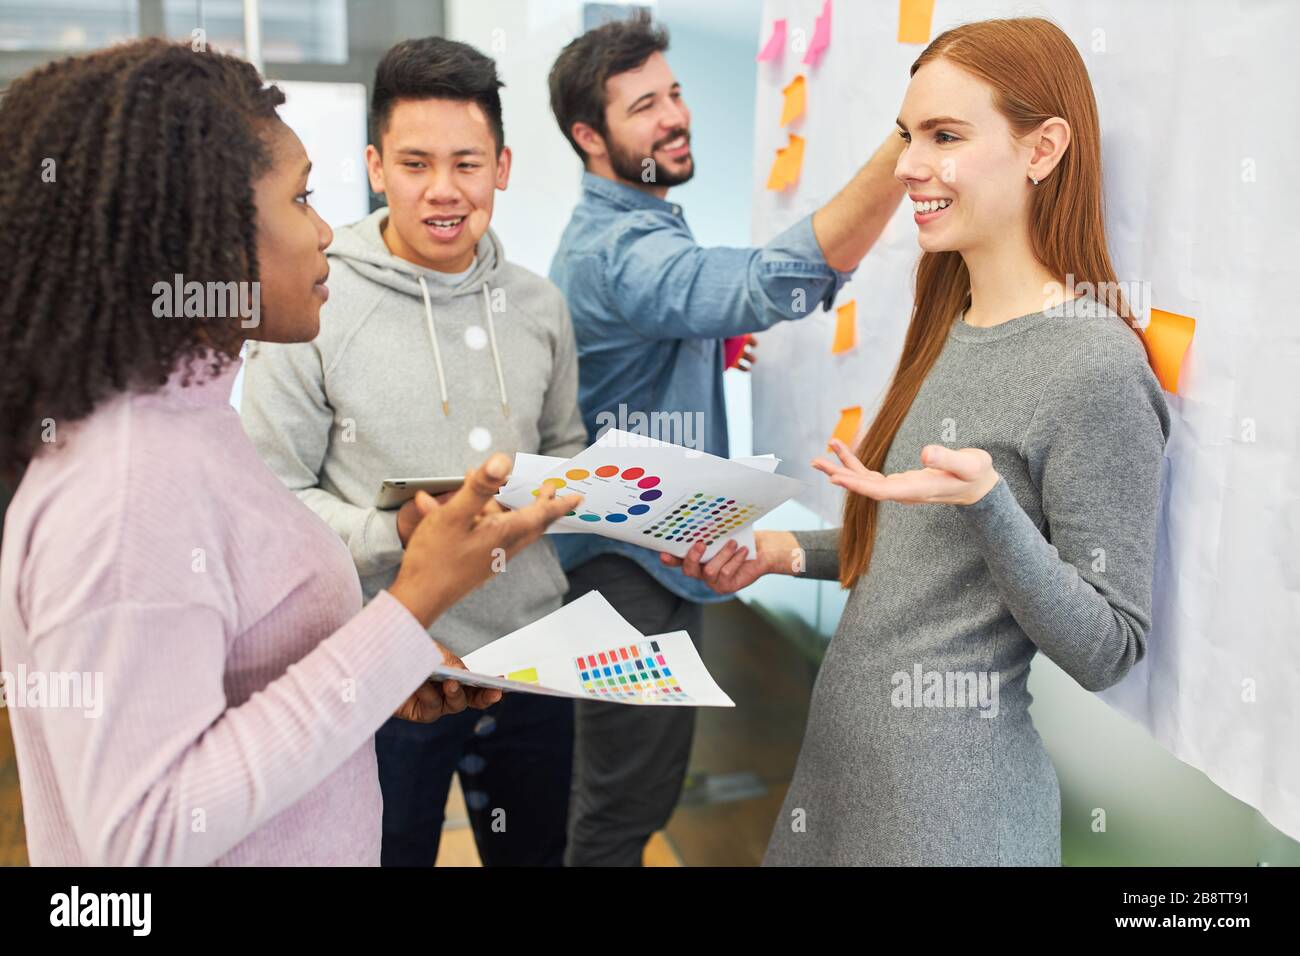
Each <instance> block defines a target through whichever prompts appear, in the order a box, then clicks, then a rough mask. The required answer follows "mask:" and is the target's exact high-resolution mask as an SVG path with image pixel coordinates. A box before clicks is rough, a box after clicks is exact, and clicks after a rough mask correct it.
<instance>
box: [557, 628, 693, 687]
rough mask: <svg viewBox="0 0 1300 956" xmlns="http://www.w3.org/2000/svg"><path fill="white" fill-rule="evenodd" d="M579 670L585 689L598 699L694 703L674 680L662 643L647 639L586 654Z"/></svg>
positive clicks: (582, 658) (577, 666)
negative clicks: (651, 699) (653, 699)
mask: <svg viewBox="0 0 1300 956" xmlns="http://www.w3.org/2000/svg"><path fill="white" fill-rule="evenodd" d="M575 667H576V669H577V672H578V679H579V680H581V681H582V689H583V690H584V691H586V692H587V693H588V694H589V695H591V696H592V697H595V698H597V699H612V698H627V699H636V700H646V699H648V698H658V701H659V703H690V702H691V698H690V697H689V696H688V695H687V694H686V693H685V692H684V691H683V690H682V688H681V686H680V685H679V684H678V683H677V678H676V677H674V676H673V672H672V668H670V667H669V666H668V659H667V657H665V656H664V651H663V648H661V647H660V646H659V642H658V641H655V640H651V639H648V638H647V639H646V640H644V641H640V642H638V643H635V644H628V645H627V646H625V647H612V648H610V649H609V650H606V651H596V652H594V653H591V654H584V655H583V656H581V657H578V658H577V659H576V664H575Z"/></svg>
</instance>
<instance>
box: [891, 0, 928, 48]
mask: <svg viewBox="0 0 1300 956" xmlns="http://www.w3.org/2000/svg"><path fill="white" fill-rule="evenodd" d="M933 15H934V0H898V42H899V43H929V42H930V18H931V17H932V16H933Z"/></svg>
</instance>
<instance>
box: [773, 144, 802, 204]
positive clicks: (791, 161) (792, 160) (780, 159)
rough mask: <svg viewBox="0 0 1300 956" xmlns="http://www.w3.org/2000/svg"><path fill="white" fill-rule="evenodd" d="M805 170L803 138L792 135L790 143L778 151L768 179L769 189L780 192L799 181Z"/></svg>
mask: <svg viewBox="0 0 1300 956" xmlns="http://www.w3.org/2000/svg"><path fill="white" fill-rule="evenodd" d="M802 168H803V137H802V136H796V135H794V133H791V134H790V142H789V143H788V144H787V145H785V146H783V147H781V148H780V149H778V150H777V151H776V159H775V160H773V162H772V171H771V173H769V174H768V177H767V188H768V189H772V190H776V191H780V190H782V189H785V188H786V187H787V186H793V185H794V184H795V183H797V182H798V181H799V170H801V169H802Z"/></svg>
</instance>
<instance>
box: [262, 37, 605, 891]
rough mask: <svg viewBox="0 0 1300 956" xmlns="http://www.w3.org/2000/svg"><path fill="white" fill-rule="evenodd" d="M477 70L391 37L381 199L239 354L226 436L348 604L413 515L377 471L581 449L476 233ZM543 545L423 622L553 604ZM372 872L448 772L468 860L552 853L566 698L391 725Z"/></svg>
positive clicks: (488, 135)
mask: <svg viewBox="0 0 1300 956" xmlns="http://www.w3.org/2000/svg"><path fill="white" fill-rule="evenodd" d="M500 86H501V83H500V81H499V80H498V78H497V74H496V66H495V64H494V63H493V61H492V60H491V59H490V58H488V57H486V56H484V55H483V54H481V53H479V52H478V51H477V50H475V49H474V48H473V47H471V46H468V45H466V44H463V43H457V42H453V41H450V40H446V39H443V38H440V37H430V38H426V39H418V40H406V41H403V42H402V43H399V44H397V45H396V46H395V47H393V48H392V49H391V50H389V51H388V53H387V54H386V55H385V57H384V59H383V61H382V62H381V63H380V65H379V68H378V70H377V72H376V76H375V85H374V91H373V95H372V102H371V116H370V126H371V129H370V136H371V140H370V142H371V145H370V146H369V147H367V150H366V159H367V167H368V171H369V176H370V183H371V187H372V188H373V189H374V191H375V192H377V193H383V194H385V195H386V198H387V201H388V205H387V207H386V208H381V209H377V210H376V211H375V212H373V213H372V214H371V215H369V216H367V217H366V218H365V219H363V220H361V221H360V222H357V223H354V224H353V225H351V226H345V227H342V228H339V229H336V230H335V233H334V242H333V244H332V245H331V246H330V247H329V248H328V249H327V250H326V254H327V256H328V258H329V263H330V283H329V285H330V298H329V301H328V302H327V303H326V304H325V306H324V308H323V309H322V311H321V323H320V334H319V335H318V336H317V338H316V339H315V340H314V341H312V342H309V343H301V344H265V343H258V347H257V349H256V351H255V352H252V353H250V355H249V359H248V362H247V365H246V371H245V380H244V390H243V404H242V408H241V412H242V416H243V421H244V427H245V429H246V430H247V432H248V434H249V436H250V437H251V438H252V440H253V442H254V443H255V444H256V445H257V448H258V450H259V451H260V453H261V455H262V457H263V458H264V459H265V460H266V462H267V464H268V465H270V467H271V468H272V469H273V470H274V471H275V472H276V474H277V475H279V477H280V479H281V480H282V481H284V482H285V484H286V485H288V486H289V487H290V488H291V489H292V490H294V491H295V492H296V493H297V494H298V496H299V497H300V498H301V499H302V500H303V501H304V502H306V504H307V505H309V506H310V507H311V508H312V509H314V510H315V511H316V513H317V514H319V515H320V516H321V517H322V518H323V519H325V521H326V522H328V523H329V525H330V526H331V527H332V528H334V530H335V531H336V532H338V534H339V535H340V536H341V537H342V538H343V540H344V541H345V542H347V544H348V547H349V548H350V549H351V552H352V557H353V560H354V561H355V563H356V567H357V572H358V574H359V575H360V579H361V587H362V590H363V593H364V596H365V598H366V600H369V599H370V598H372V597H373V596H374V595H375V594H376V593H378V591H380V590H381V589H383V588H385V587H387V586H388V585H389V584H390V583H391V582H392V580H393V577H394V576H395V574H396V573H397V569H398V566H399V564H400V562H401V558H402V552H403V546H404V544H405V541H406V537H407V535H409V533H410V532H411V530H412V529H413V528H414V526H415V524H416V523H417V521H418V517H419V516H418V514H417V513H415V511H414V505H413V504H410V505H408V506H406V507H404V508H403V509H402V510H400V511H381V510H378V509H376V508H375V507H374V501H375V495H376V492H377V491H378V490H379V487H380V483H381V482H382V481H383V479H385V478H390V477H397V476H401V477H412V476H426V475H430V476H431V475H463V474H465V472H466V471H467V470H468V469H470V468H471V467H473V466H475V465H476V464H477V463H478V462H479V461H481V460H482V459H483V457H484V456H485V455H486V454H487V453H488V452H489V451H503V452H506V453H507V454H513V453H515V452H530V453H535V454H543V455H558V456H563V457H569V456H571V455H573V454H576V453H577V452H578V451H580V450H581V449H582V448H583V447H584V446H585V445H586V429H585V428H584V427H583V424H582V419H581V414H580V412H579V409H578V403H577V388H578V366H577V353H576V349H575V345H574V335H573V330H572V327H571V325H570V322H569V315H568V311H567V308H566V306H565V302H564V298H563V296H562V295H561V294H560V292H559V290H558V289H556V287H555V286H554V285H552V284H551V283H550V282H549V281H548V280H546V279H544V278H542V277H540V276H537V275H534V274H533V273H531V272H529V271H528V270H526V269H524V268H521V267H520V266H517V265H514V264H512V263H510V262H508V261H507V260H506V258H505V252H504V250H503V249H502V247H501V242H500V240H499V239H498V238H497V236H496V235H495V234H494V233H493V232H492V230H491V228H489V222H490V220H491V216H492V205H493V199H494V195H495V191H496V190H498V189H505V188H506V185H507V182H508V179H509V173H510V159H511V156H510V150H509V148H508V147H506V146H505V145H504V132H503V127H502V121H501V100H500V95H499V93H498V89H499V87H500ZM566 588H567V582H566V579H565V575H564V572H563V570H562V569H561V568H560V564H559V562H558V560H557V559H556V556H555V551H554V548H553V547H552V546H551V544H550V543H549V542H542V543H541V544H539V545H538V546H535V547H533V548H529V549H528V550H526V551H524V552H521V553H520V554H519V555H517V556H516V557H513V558H511V559H510V562H509V564H508V565H507V566H503V568H502V572H501V573H499V574H498V575H496V577H495V579H494V580H492V581H489V582H488V583H487V584H485V585H484V586H483V587H481V588H479V589H478V590H477V591H475V592H474V593H473V594H472V595H470V596H469V597H468V598H466V599H465V600H464V601H462V602H461V603H460V604H458V605H456V606H455V607H453V608H452V609H451V610H450V611H448V612H447V613H446V614H444V615H443V616H442V617H440V618H439V619H438V621H437V622H436V624H435V625H434V626H433V628H432V630H431V633H432V635H433V636H434V637H435V638H436V639H437V640H438V641H439V642H441V643H442V644H443V645H444V646H446V647H448V648H450V649H451V650H453V651H454V652H455V653H456V654H458V655H461V656H464V655H465V654H467V653H469V652H470V651H473V650H475V649H477V648H479V647H481V646H483V645H484V644H487V643H488V642H490V641H492V640H495V639H496V638H498V637H500V636H501V635H503V634H506V633H509V632H510V631H512V630H514V629H516V628H518V627H521V626H523V625H524V624H527V623H529V622H531V621H534V620H536V619H537V618H539V617H542V616H543V615H545V614H548V613H550V612H551V611H553V610H555V609H557V608H558V607H560V604H561V601H562V598H563V595H564V593H565V590H566ZM375 747H376V751H377V754H378V758H379V776H380V785H381V788H382V790H383V798H384V819H383V850H382V862H383V864H384V865H409V866H430V865H432V864H433V862H434V860H435V859H436V857H437V853H438V845H439V838H440V835H441V830H442V824H443V808H444V805H445V802H446V799H447V794H448V790H449V788H450V784H451V776H452V773H453V772H459V774H460V781H461V787H462V789H463V791H464V794H465V802H466V805H467V808H468V812H469V816H470V821H471V824H472V826H473V830H474V837H475V842H476V843H477V846H478V851H479V855H480V857H481V858H482V860H483V862H484V863H485V864H486V865H552V864H553V865H558V864H559V863H560V862H561V861H562V859H563V854H564V846H565V825H566V819H567V808H568V797H569V783H570V772H571V766H572V748H573V710H572V702H570V701H566V700H563V699H560V698H554V697H543V696H534V695H525V694H508V695H506V696H505V697H504V698H503V699H502V700H501V701H500V702H499V703H498V704H496V705H494V706H493V707H491V708H489V709H488V710H487V711H485V712H479V711H474V712H470V711H466V712H465V713H464V714H460V715H456V716H455V717H452V718H444V719H443V720H440V721H437V722H436V723H432V724H416V723H411V722H408V721H404V720H401V719H399V718H396V717H394V718H393V719H391V720H389V722H388V723H387V724H386V725H385V726H384V727H383V728H382V729H381V730H380V731H379V733H378V734H377V735H376V738H375Z"/></svg>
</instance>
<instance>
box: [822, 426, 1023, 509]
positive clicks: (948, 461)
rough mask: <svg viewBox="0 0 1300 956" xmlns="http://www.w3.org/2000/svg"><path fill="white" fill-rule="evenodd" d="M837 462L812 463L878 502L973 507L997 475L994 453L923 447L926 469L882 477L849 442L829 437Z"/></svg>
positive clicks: (833, 479)
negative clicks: (994, 465)
mask: <svg viewBox="0 0 1300 956" xmlns="http://www.w3.org/2000/svg"><path fill="white" fill-rule="evenodd" d="M831 449H832V450H833V451H834V452H835V456H836V457H837V458H839V460H840V461H839V464H836V463H835V462H831V461H827V460H826V459H824V458H817V459H815V460H814V461H813V463H812V466H813V467H814V468H816V469H817V470H818V471H820V472H823V473H824V474H826V476H827V477H829V478H830V480H831V484H833V485H838V486H839V487H841V488H844V489H846V490H848V491H852V492H853V493H855V494H859V495H865V496H866V497H868V498H875V499H876V500H877V501H897V502H901V503H902V504H905V505H927V504H928V505H973V504H974V503H975V502H977V501H979V500H980V499H981V498H983V497H984V496H985V495H986V494H988V493H989V492H990V491H992V490H993V486H994V485H996V484H997V483H998V479H999V477H1000V476H999V475H998V473H997V471H995V470H994V468H993V456H991V455H990V454H989V453H988V452H986V451H985V450H984V449H982V448H962V449H954V448H948V447H946V446H944V445H926V446H925V447H924V448H922V449H921V464H922V465H924V466H925V467H924V468H919V469H916V470H914V471H899V472H895V473H894V474H892V475H882V474H881V473H880V472H878V471H872V470H870V469H869V468H867V466H866V465H864V464H862V462H860V461H859V460H858V456H857V455H855V454H853V451H852V450H851V449H850V448H849V446H848V445H846V444H844V442H842V441H840V440H839V439H838V438H832V439H831Z"/></svg>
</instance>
